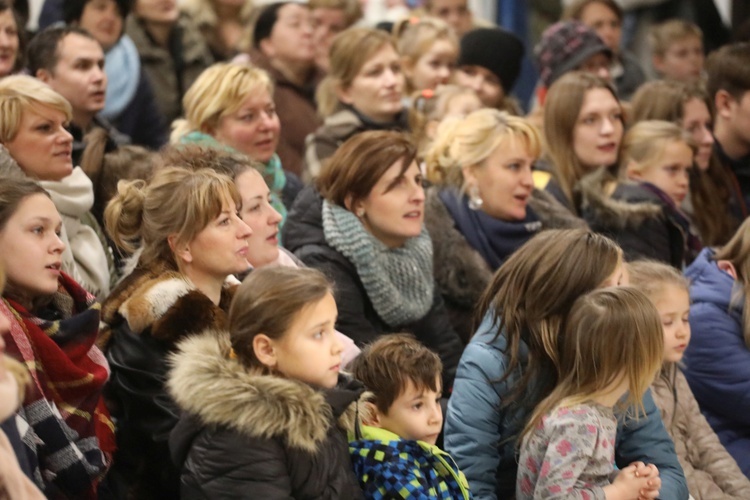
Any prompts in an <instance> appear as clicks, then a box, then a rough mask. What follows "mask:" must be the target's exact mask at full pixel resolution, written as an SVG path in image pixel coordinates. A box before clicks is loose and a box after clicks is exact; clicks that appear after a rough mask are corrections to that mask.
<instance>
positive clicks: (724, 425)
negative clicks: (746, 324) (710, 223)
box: [684, 248, 750, 477]
mask: <svg viewBox="0 0 750 500" xmlns="http://www.w3.org/2000/svg"><path fill="white" fill-rule="evenodd" d="M685 275H686V276H687V277H688V278H689V279H690V300H691V302H692V305H691V306H690V330H691V333H692V338H691V339H690V344H689V345H688V348H687V351H685V365H686V369H685V370H684V372H685V377H686V378H687V380H688V383H689V384H690V389H691V390H692V391H693V394H695V399H697V400H698V404H699V405H700V407H701V411H702V412H703V415H705V417H706V420H708V423H709V424H711V427H713V429H714V431H715V432H716V434H717V435H718V436H719V440H720V441H721V443H722V444H723V445H724V446H725V447H726V449H727V451H728V452H729V453H730V454H731V455H732V456H733V457H734V459H735V460H736V461H737V464H739V466H740V468H741V469H742V472H744V473H745V475H746V476H748V477H750V349H748V348H747V346H746V345H745V341H744V339H743V332H742V311H743V309H744V307H743V302H744V295H743V294H741V292H740V295H739V296H738V298H739V301H738V303H736V304H731V305H730V302H731V301H732V298H733V291H734V289H733V287H734V286H735V280H734V278H732V277H731V276H730V275H729V274H727V273H725V272H724V271H722V270H720V269H719V267H718V266H717V265H716V262H714V260H713V251H712V250H711V249H710V248H705V249H703V251H702V252H701V253H700V255H698V258H696V259H695V261H694V262H693V263H692V264H691V265H690V267H688V268H687V269H686V270H685Z"/></svg>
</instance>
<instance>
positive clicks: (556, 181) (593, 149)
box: [535, 71, 624, 213]
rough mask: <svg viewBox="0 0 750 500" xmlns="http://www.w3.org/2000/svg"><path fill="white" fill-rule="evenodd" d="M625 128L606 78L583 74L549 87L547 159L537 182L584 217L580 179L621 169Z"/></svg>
mask: <svg viewBox="0 0 750 500" xmlns="http://www.w3.org/2000/svg"><path fill="white" fill-rule="evenodd" d="M623 129H624V119H623V114H622V106H621V105H620V101H619V99H618V98H617V93H616V92H615V90H614V88H613V87H612V85H611V84H609V83H608V82H607V81H606V80H604V79H602V78H600V77H598V76H596V75H593V74H590V73H584V72H580V71H573V72H570V73H567V74H565V75H563V76H562V77H560V79H558V80H556V81H555V83H553V84H552V86H551V87H550V88H549V92H548V93H547V98H546V100H545V104H544V142H545V154H544V156H543V159H544V161H543V162H539V163H538V164H537V167H538V168H539V169H540V170H541V172H539V174H536V175H535V184H536V186H537V187H538V188H540V189H546V190H547V191H549V192H550V194H552V195H553V196H554V197H555V198H557V200H558V201H560V203H562V204H564V205H565V206H567V207H568V208H569V209H570V210H571V211H572V212H573V213H580V210H581V205H580V196H579V194H578V192H577V186H578V183H579V181H580V180H581V179H582V178H583V177H584V175H586V174H587V173H590V172H593V171H594V170H596V169H598V168H600V167H607V168H617V161H618V158H619V153H620V143H621V142H622V135H623Z"/></svg>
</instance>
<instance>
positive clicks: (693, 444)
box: [651, 363, 750, 500]
mask: <svg viewBox="0 0 750 500" xmlns="http://www.w3.org/2000/svg"><path fill="white" fill-rule="evenodd" d="M651 393H652V394H653V396H654V402H655V403H656V406H657V407H658V408H659V410H661V418H662V421H663V422H664V427H666V428H667V432H668V433H669V435H670V437H671V438H672V441H674V447H675V451H676V452H677V458H678V459H679V461H680V465H681V466H682V470H683V471H684V472H685V479H686V480H687V483H688V489H689V490H690V495H692V497H693V498H694V499H695V500H718V499H725V500H740V499H747V498H750V480H749V479H748V478H747V477H745V475H744V474H743V473H742V471H741V470H740V468H739V467H738V466H737V462H735V461H734V459H733V458H732V456H731V455H730V454H729V453H727V450H726V449H725V448H724V445H722V444H721V442H719V438H718V437H717V436H716V433H715V432H714V431H713V430H712V429H711V426H710V425H709V424H708V422H707V421H706V418H705V417H704V416H703V415H702V414H701V411H700V408H699V407H698V402H697V401H696V400H695V396H693V393H692V392H691V391H690V387H689V386H688V383H687V380H686V379H685V375H683V374H682V371H681V370H680V369H679V368H678V367H677V365H676V364H674V363H669V364H667V365H665V366H664V368H663V369H662V370H661V372H659V375H658V376H657V377H656V380H655V381H654V383H653V384H651Z"/></svg>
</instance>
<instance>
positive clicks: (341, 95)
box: [333, 83, 352, 105]
mask: <svg viewBox="0 0 750 500" xmlns="http://www.w3.org/2000/svg"><path fill="white" fill-rule="evenodd" d="M333 91H334V92H335V93H336V97H338V99H339V101H341V102H343V103H344V104H349V105H351V104H352V96H351V92H349V89H345V88H344V87H342V86H341V85H340V84H338V83H337V84H336V85H335V86H334V87H333Z"/></svg>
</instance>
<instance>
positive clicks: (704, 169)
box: [628, 80, 742, 245]
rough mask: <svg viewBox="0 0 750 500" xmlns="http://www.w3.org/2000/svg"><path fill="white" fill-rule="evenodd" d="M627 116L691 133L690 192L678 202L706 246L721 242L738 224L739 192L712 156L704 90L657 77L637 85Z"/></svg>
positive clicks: (709, 115)
mask: <svg viewBox="0 0 750 500" xmlns="http://www.w3.org/2000/svg"><path fill="white" fill-rule="evenodd" d="M630 104H631V109H630V113H629V114H628V116H629V117H630V122H631V124H635V123H638V122H640V121H642V120H664V121H668V122H672V123H675V124H677V125H679V126H680V127H682V129H683V130H685V132H687V133H688V134H690V137H691V138H692V139H693V141H694V142H695V144H696V145H697V148H698V149H697V152H696V154H695V166H696V167H697V168H693V169H692V170H691V176H690V193H689V196H688V198H686V199H685V202H683V204H682V208H683V210H685V211H686V212H687V213H688V214H689V215H690V217H691V219H692V222H693V223H694V224H695V226H696V227H697V229H698V232H699V233H700V235H701V239H702V240H703V243H704V244H706V245H723V244H724V243H726V242H727V241H729V239H730V238H731V237H732V234H734V232H735V231H736V230H737V228H738V227H739V225H740V220H738V218H737V216H736V214H737V213H738V212H740V209H739V208H735V207H738V205H739V201H738V200H739V199H741V198H742V194H741V193H739V192H738V187H736V186H735V184H734V183H733V182H732V176H731V173H729V172H727V170H726V168H725V167H724V166H723V165H722V164H721V162H720V161H719V160H718V158H716V157H714V154H713V149H714V142H715V141H714V136H713V130H712V123H713V113H712V111H711V108H712V106H711V101H710V99H709V97H708V93H707V92H706V90H705V89H704V88H703V87H702V86H700V85H698V84H691V83H684V82H677V81H672V80H655V81H652V82H648V83H646V84H644V85H643V86H641V88H639V89H638V92H636V94H635V96H633V100H632V101H631V103H630Z"/></svg>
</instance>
